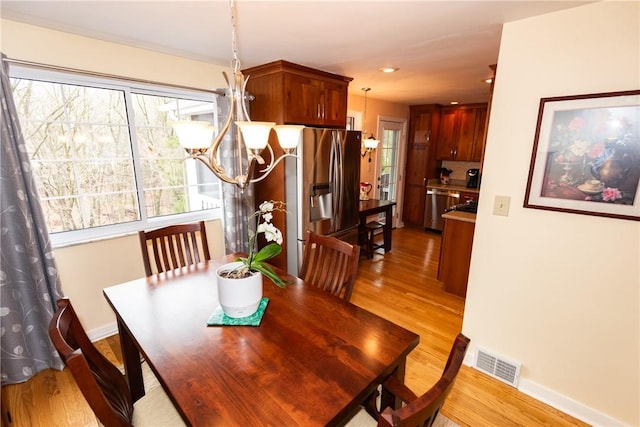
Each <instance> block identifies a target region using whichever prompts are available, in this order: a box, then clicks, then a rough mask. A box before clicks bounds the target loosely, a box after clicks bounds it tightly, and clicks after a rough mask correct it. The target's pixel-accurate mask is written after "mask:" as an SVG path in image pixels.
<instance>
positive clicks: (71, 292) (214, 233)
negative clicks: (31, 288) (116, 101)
mask: <svg viewBox="0 0 640 427" xmlns="http://www.w3.org/2000/svg"><path fill="white" fill-rule="evenodd" d="M1 28H2V52H3V53H5V54H6V55H7V56H8V57H9V58H11V59H19V60H23V61H32V62H39V63H43V64H48V65H57V66H61V67H67V68H76V69H80V70H86V71H95V72H100V73H106V74H112V75H117V76H121V77H128V78H135V79H142V80H149V81H153V82H158V83H168V84H174V85H181V86H188V87H193V88H202V89H215V88H219V87H224V86H225V82H224V79H223V77H222V74H221V73H222V71H223V70H227V71H228V69H227V68H226V67H221V66H218V65H213V64H207V63H204V62H199V61H192V60H188V59H184V58H179V57H176V56H171V55H164V54H159V53H155V52H151V51H147V50H142V49H136V48H132V47H129V46H125V45H121V44H116V43H107V42H103V41H99V40H95V39H90V38H86V37H78V36H75V35H71V34H67V33H62V32H58V31H51V30H47V29H44V28H41V27H36V26H32V25H26V24H21V23H17V22H13V21H7V20H2V27H1ZM206 225H207V239H208V242H209V250H210V252H211V256H212V257H215V256H221V255H223V254H224V238H223V234H222V225H221V221H220V220H213V221H207V224H206ZM54 253H55V257H56V263H57V266H58V269H59V270H60V278H61V282H62V291H63V293H64V294H65V295H66V296H68V297H69V298H71V300H72V301H73V305H74V308H75V309H76V311H77V312H78V316H79V317H80V320H81V321H82V323H83V325H84V327H85V329H87V331H88V333H89V335H90V337H92V338H98V337H102V336H105V335H106V334H111V333H114V332H116V327H115V316H114V314H113V312H112V311H111V308H110V307H109V306H108V304H107V302H106V300H105V299H104V296H103V295H102V289H103V288H105V287H108V286H111V285H115V284H118V283H122V282H124V281H128V280H133V279H136V278H139V277H144V267H143V265H142V256H141V254H140V243H139V242H138V236H137V235H136V234H134V235H127V236H118V237H115V238H113V239H105V240H100V241H96V242H90V243H86V244H81V245H73V246H69V247H64V248H57V249H55V250H54Z"/></svg>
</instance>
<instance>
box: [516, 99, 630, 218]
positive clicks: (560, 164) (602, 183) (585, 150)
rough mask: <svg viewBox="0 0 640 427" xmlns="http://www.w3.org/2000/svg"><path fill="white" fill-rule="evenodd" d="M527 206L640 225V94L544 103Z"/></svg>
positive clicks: (533, 158)
mask: <svg viewBox="0 0 640 427" xmlns="http://www.w3.org/2000/svg"><path fill="white" fill-rule="evenodd" d="M524 207H525V208H533V209H544V210H550V211H558V212H568V213H575V214H584V215H595V216H602V217H609V218H620V219H627V220H633V221H640V90H631V91H622V92H608V93H597V94H588V95H573V96H560V97H552V98H541V99H540V106H539V109H538V121H537V124H536V133H535V138H534V144H533V151H532V154H531V162H530V165H529V176H528V179H527V190H526V193H525V200H524Z"/></svg>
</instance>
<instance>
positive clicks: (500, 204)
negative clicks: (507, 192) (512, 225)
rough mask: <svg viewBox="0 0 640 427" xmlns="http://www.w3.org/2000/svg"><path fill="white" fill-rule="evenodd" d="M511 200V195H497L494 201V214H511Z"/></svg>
mask: <svg viewBox="0 0 640 427" xmlns="http://www.w3.org/2000/svg"><path fill="white" fill-rule="evenodd" d="M510 202H511V197H509V196H496V198H495V200H494V202H493V214H494V215H502V216H509V203H510Z"/></svg>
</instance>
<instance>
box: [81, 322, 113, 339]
mask: <svg viewBox="0 0 640 427" xmlns="http://www.w3.org/2000/svg"><path fill="white" fill-rule="evenodd" d="M117 333H118V324H117V323H116V322H113V323H109V324H108V325H105V326H102V327H100V328H96V329H92V330H90V331H87V335H88V336H89V339H90V340H91V341H98V340H101V339H103V338H106V337H110V336H111V335H115V334H117Z"/></svg>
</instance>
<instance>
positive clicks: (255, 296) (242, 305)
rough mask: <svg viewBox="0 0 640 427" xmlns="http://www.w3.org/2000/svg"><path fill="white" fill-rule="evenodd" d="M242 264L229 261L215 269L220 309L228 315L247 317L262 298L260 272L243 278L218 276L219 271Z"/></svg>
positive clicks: (253, 311)
mask: <svg viewBox="0 0 640 427" xmlns="http://www.w3.org/2000/svg"><path fill="white" fill-rule="evenodd" d="M240 265H242V263H241V262H239V261H238V262H231V263H229V264H225V265H222V266H220V267H218V269H217V270H216V278H217V280H218V301H219V302H220V306H221V307H222V311H224V314H226V315H227V316H229V317H235V318H239V317H247V316H251V315H252V314H253V313H255V312H256V311H257V310H258V307H259V306H260V301H261V300H262V274H261V273H254V274H253V275H252V276H250V277H246V278H243V279H228V278H225V277H221V276H220V272H221V271H225V270H233V269H234V268H235V267H238V266H240Z"/></svg>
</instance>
